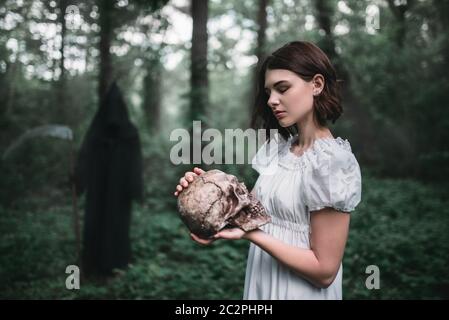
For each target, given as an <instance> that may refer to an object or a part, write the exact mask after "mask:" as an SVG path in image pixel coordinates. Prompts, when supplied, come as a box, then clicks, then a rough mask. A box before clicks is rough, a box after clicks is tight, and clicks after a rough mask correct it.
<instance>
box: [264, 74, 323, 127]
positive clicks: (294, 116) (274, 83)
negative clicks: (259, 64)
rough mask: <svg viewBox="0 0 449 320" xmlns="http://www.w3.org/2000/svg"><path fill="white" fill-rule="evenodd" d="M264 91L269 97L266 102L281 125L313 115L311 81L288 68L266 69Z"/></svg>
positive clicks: (293, 122)
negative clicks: (305, 79)
mask: <svg viewBox="0 0 449 320" xmlns="http://www.w3.org/2000/svg"><path fill="white" fill-rule="evenodd" d="M314 90H315V91H314ZM265 92H266V93H267V95H268V97H269V99H268V102H267V104H268V106H269V107H270V109H271V110H272V112H273V114H274V116H275V117H276V118H277V120H278V121H279V125H280V126H281V127H289V126H291V125H294V124H296V123H298V122H300V121H301V120H304V119H307V118H308V117H309V116H310V115H313V94H314V92H315V93H316V88H314V84H313V81H310V82H307V81H304V80H303V79H301V78H300V77H299V76H298V75H297V74H296V73H294V72H292V71H290V70H285V69H274V70H270V69H267V71H266V72H265ZM310 118H311V117H310Z"/></svg>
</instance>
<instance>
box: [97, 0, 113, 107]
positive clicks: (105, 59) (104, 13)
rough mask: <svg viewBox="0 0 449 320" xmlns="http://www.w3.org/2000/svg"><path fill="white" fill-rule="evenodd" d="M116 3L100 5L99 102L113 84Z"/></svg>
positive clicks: (107, 2)
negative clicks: (113, 35)
mask: <svg viewBox="0 0 449 320" xmlns="http://www.w3.org/2000/svg"><path fill="white" fill-rule="evenodd" d="M113 9H114V2H113V1H110V0H101V1H100V3H99V14H100V17H99V24H100V75H99V79H98V101H99V102H100V105H101V102H102V100H103V98H104V96H105V94H106V92H107V90H108V87H109V84H110V83H111V82H112V63H111V53H110V51H109V50H110V47H111V41H112V34H113V31H114V30H113V26H112V11H113Z"/></svg>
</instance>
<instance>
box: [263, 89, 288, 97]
mask: <svg viewBox="0 0 449 320" xmlns="http://www.w3.org/2000/svg"><path fill="white" fill-rule="evenodd" d="M288 89H289V88H288V87H280V88H278V89H277V91H278V92H279V93H281V94H282V93H284V92H285V91H287V90H288ZM265 93H266V94H267V95H268V96H269V95H270V91H269V90H267V91H265Z"/></svg>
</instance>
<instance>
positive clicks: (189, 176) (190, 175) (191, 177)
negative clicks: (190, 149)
mask: <svg viewBox="0 0 449 320" xmlns="http://www.w3.org/2000/svg"><path fill="white" fill-rule="evenodd" d="M195 176H196V174H195V173H193V172H190V171H189V172H186V174H185V175H184V178H185V179H186V180H187V181H188V182H192V181H193V180H194V179H195Z"/></svg>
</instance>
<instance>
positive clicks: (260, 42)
mask: <svg viewBox="0 0 449 320" xmlns="http://www.w3.org/2000/svg"><path fill="white" fill-rule="evenodd" d="M268 3H269V0H261V1H259V8H258V11H257V25H258V26H259V27H258V29H257V47H256V48H255V50H254V51H255V54H256V57H257V64H256V67H255V68H254V69H253V71H252V77H253V80H252V81H251V83H252V88H251V89H250V92H249V95H250V98H249V99H248V101H250V105H249V108H248V111H249V112H248V118H249V119H250V120H251V116H252V112H253V106H254V103H255V101H254V98H255V97H256V92H257V84H258V81H257V80H258V79H257V77H258V70H259V67H260V65H261V64H262V62H263V60H264V59H265V58H266V55H267V48H266V39H267V37H266V31H267V26H268V23H267V6H268Z"/></svg>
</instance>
